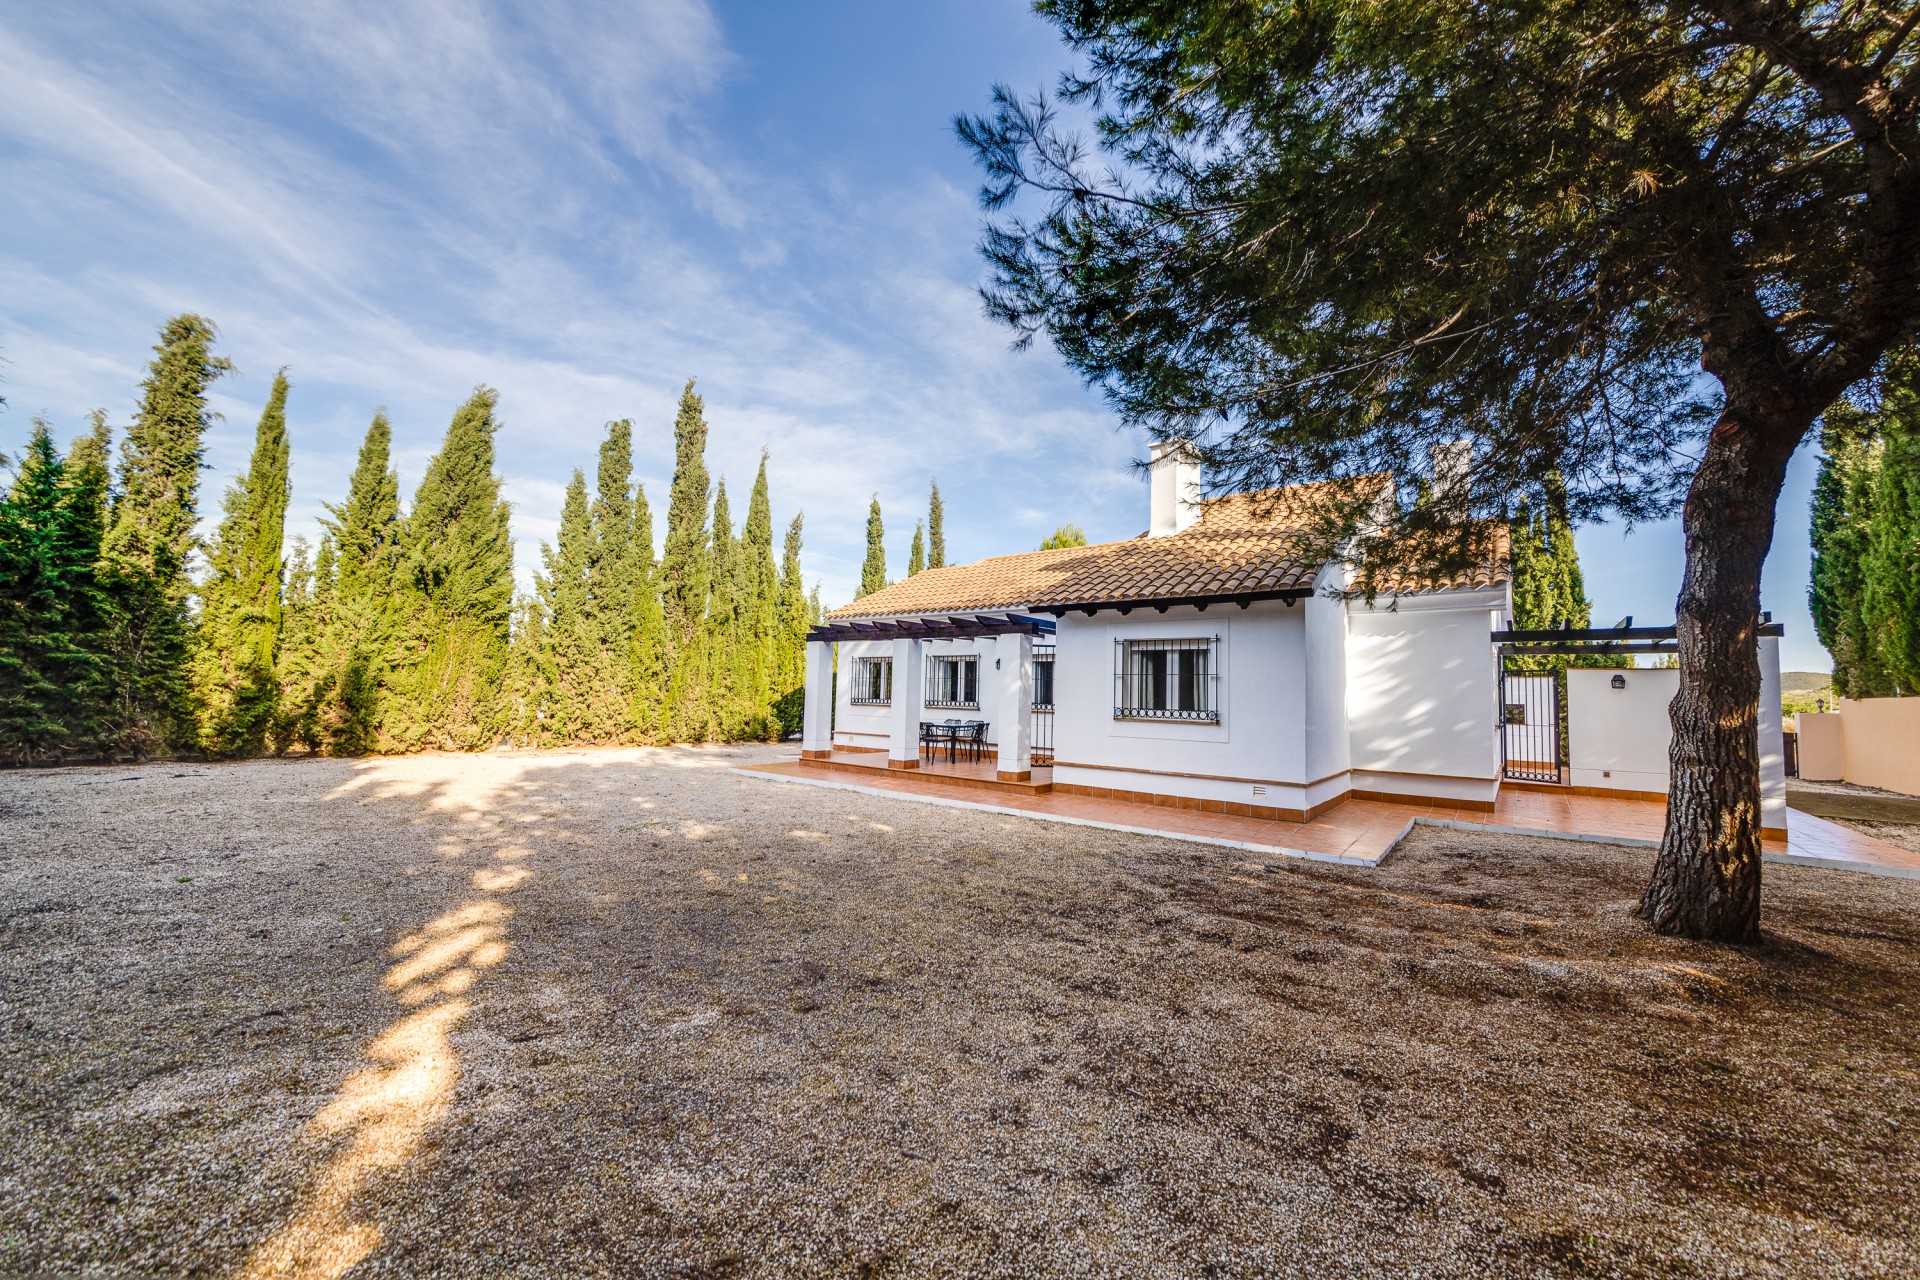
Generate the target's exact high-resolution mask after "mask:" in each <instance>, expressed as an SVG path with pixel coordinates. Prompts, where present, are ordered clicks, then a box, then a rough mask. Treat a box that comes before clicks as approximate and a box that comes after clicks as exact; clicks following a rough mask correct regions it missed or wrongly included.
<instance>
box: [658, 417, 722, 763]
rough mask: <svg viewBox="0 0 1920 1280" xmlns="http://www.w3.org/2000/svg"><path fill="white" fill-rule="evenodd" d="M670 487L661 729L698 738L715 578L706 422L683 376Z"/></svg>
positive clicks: (663, 559) (663, 562)
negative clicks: (709, 528) (709, 523)
mask: <svg viewBox="0 0 1920 1280" xmlns="http://www.w3.org/2000/svg"><path fill="white" fill-rule="evenodd" d="M673 446H674V465H673V487H672V490H671V492H670V493H669V495H668V499H667V538H666V546H665V548H664V550H663V551H662V552H661V556H660V607H661V613H662V616H663V625H664V628H665V631H666V642H667V653H668V662H669V664H670V665H669V675H668V689H667V708H668V710H667V712H666V724H667V736H669V737H671V738H674V739H679V740H688V739H692V738H693V737H694V736H695V735H696V734H697V735H699V736H701V737H704V736H705V732H706V724H707V712H708V708H707V706H706V697H707V684H708V679H709V661H708V658H709V655H708V654H707V652H706V645H705V643H704V642H705V640H706V632H707V628H706V613H707V602H708V595H709V593H710V592H711V590H712V584H713V562H712V555H713V553H712V549H711V546H710V545H709V542H708V538H707V495H708V488H709V486H708V477H707V459H706V450H707V421H706V417H705V405H704V403H703V402H702V401H701V399H700V396H699V395H698V394H696V393H695V391H694V389H693V381H692V379H688V381H687V385H686V388H685V390H683V391H682V392H681V393H680V409H679V412H678V413H677V414H676V415H675V417H674V422H673Z"/></svg>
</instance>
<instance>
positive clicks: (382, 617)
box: [313, 410, 408, 756]
mask: <svg viewBox="0 0 1920 1280" xmlns="http://www.w3.org/2000/svg"><path fill="white" fill-rule="evenodd" d="M321 523H322V524H323V525H324V526H325V528H326V530H327V533H328V543H327V545H328V547H329V548H330V549H331V550H332V553H333V573H332V575H331V582H330V584H329V589H328V591H327V592H326V594H325V595H324V596H323V597H317V602H318V603H319V604H320V606H321V608H320V610H319V611H318V612H319V614H320V615H322V616H321V617H320V621H321V622H322V623H323V625H322V627H321V628H320V630H319V632H318V633H317V642H318V644H319V645H320V648H321V650H322V654H321V660H320V666H321V668H322V669H323V670H324V672H325V675H324V677H323V679H322V681H321V684H320V688H319V692H320V694H321V700H320V702H319V703H317V704H315V707H314V720H313V723H314V725H315V726H316V728H317V730H318V732H319V733H320V735H321V741H320V742H319V743H317V744H316V745H318V746H319V747H321V748H322V749H324V750H325V751H326V752H328V753H329V754H331V755H343V756H349V755H360V754H363V753H365V752H368V751H371V750H373V749H374V748H375V747H376V746H377V745H378V743H379V741H380V723H381V704H382V701H383V700H384V698H385V697H386V696H387V692H388V682H389V676H390V671H391V661H392V656H393V646H394V642H395V638H396V630H397V627H398V624H399V623H400V621H401V616H400V615H401V610H402V608H403V605H404V602H405V601H406V600H407V599H408V597H407V595H405V594H404V588H405V587H406V586H407V581H406V577H405V573H404V565H405V557H406V548H405V546H404V545H403V542H402V535H403V533H404V531H405V526H404V524H403V522H402V520H401V516H400V475H399V473H398V472H397V471H395V470H394V467H393V426H392V424H391V423H390V422H389V421H388V420H387V415H386V412H385V411H384V410H382V411H379V412H376V413H375V414H374V415H373V421H372V422H371V423H370V424H368V426H367V434H366V436H365V438H364V439H362V441H361V443H360V454H359V457H358V459H357V460H356V461H355V463H354V468H353V475H352V477H351V478H350V479H349V480H348V482H347V499H346V501H345V502H343V503H340V504H338V505H335V504H332V503H329V504H328V505H327V515H326V516H325V517H324V518H323V519H322V521H321ZM396 593H400V594H398V596H396Z"/></svg>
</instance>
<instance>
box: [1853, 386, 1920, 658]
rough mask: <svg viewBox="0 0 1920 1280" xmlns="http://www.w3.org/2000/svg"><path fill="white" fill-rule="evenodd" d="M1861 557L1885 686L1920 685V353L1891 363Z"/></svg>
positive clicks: (1869, 628) (1867, 614)
mask: <svg viewBox="0 0 1920 1280" xmlns="http://www.w3.org/2000/svg"><path fill="white" fill-rule="evenodd" d="M1879 434H1880V440H1881V443H1880V447H1879V450H1878V457H1877V459H1876V465H1875V469H1874V477H1873V496H1872V515H1871V518H1870V519H1869V520H1868V521H1867V522H1866V536H1865V538H1864V539H1863V541H1864V544H1865V545H1864V546H1863V548H1862V555H1861V559H1860V570H1861V572H1860V578H1861V584H1860V605H1859V610H1860V622H1861V626H1862V630H1863V632H1864V635H1865V638H1866V642H1867V644H1868V646H1869V647H1870V649H1871V652H1872V664H1873V667H1874V668H1876V671H1875V675H1876V677H1877V680H1876V683H1878V684H1880V685H1881V686H1882V688H1881V690H1880V691H1881V692H1883V693H1892V694H1899V695H1907V694H1912V693H1915V692H1916V691H1920V357H1916V356H1915V355H1914V354H1913V353H1911V352H1904V351H1903V352H1901V353H1900V354H1899V355H1898V356H1897V357H1896V358H1895V359H1893V360H1892V361H1890V362H1889V369H1888V372H1887V376H1886V379H1885V391H1884V393H1883V398H1882V403H1881V409H1880V421H1879Z"/></svg>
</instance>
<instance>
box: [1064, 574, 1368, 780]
mask: <svg viewBox="0 0 1920 1280" xmlns="http://www.w3.org/2000/svg"><path fill="white" fill-rule="evenodd" d="M1308 612H1309V611H1308V609H1307V608H1306V607H1305V606H1304V605H1303V604H1295V605H1293V606H1291V607H1289V606H1287V605H1286V604H1284V603H1282V602H1280V601H1278V600H1271V601H1261V602H1259V603H1256V604H1254V605H1252V606H1250V607H1248V608H1246V609H1239V608H1236V607H1235V606H1233V605H1230V604H1229V605H1214V606H1212V607H1211V608H1209V609H1207V610H1205V611H1201V610H1198V609H1194V608H1192V607H1181V608H1172V609H1169V610H1167V612H1166V613H1164V614H1161V613H1155V612H1153V611H1152V610H1139V611H1136V612H1134V613H1131V614H1127V615H1125V616H1122V615H1120V614H1118V613H1113V612H1101V613H1098V614H1095V615H1094V616H1093V617H1091V618H1089V617H1086V616H1085V615H1082V614H1068V615H1067V616H1066V617H1063V618H1061V619H1060V620H1059V631H1058V634H1057V636H1056V637H1055V642H1056V645H1057V648H1056V650H1055V655H1056V656H1055V660H1054V706H1055V708H1056V711H1055V715H1054V774H1053V777H1054V782H1055V783H1056V784H1061V783H1067V784H1078V785H1081V786H1092V787H1106V788H1111V789H1114V790H1121V791H1143V792H1147V793H1150V794H1155V795H1171V796H1187V797H1193V798H1195V799H1208V800H1221V801H1227V802H1234V803H1241V804H1246V803H1254V804H1263V805H1272V806H1276V807H1306V805H1308V804H1312V803H1315V802H1316V801H1314V800H1313V799H1310V798H1304V796H1305V793H1304V790H1303V787H1304V784H1305V783H1307V782H1308V781H1310V780H1311V779H1312V777H1314V776H1317V775H1310V774H1309V773H1308V771H1307V735H1306V723H1307V702H1308V695H1307V689H1308V685H1309V683H1310V682H1309V677H1308V668H1309V659H1308V644H1307V638H1306V632H1307V624H1306V618H1307V615H1308ZM1329 625H1330V624H1327V623H1325V622H1324V621H1322V620H1319V619H1316V627H1327V626H1329ZM1212 637H1218V638H1219V642H1218V645H1217V646H1216V649H1215V669H1216V671H1217V673H1218V676H1219V679H1218V681H1217V683H1216V686H1215V688H1216V693H1217V696H1218V701H1219V707H1220V719H1219V722H1218V723H1213V722H1205V721H1178V720H1116V719H1115V718H1114V714H1113V708H1114V695H1115V688H1114V649H1115V644H1116V642H1117V641H1121V640H1198V639H1208V638H1212ZM1333 678H1336V679H1337V673H1336V674H1335V676H1334V677H1333ZM1256 785H1258V786H1261V787H1263V788H1265V793H1264V794H1260V795H1256V794H1255V793H1254V791H1253V787H1254V786H1256ZM1344 789H1345V788H1344V783H1341V785H1340V786H1338V787H1337V788H1336V790H1344Z"/></svg>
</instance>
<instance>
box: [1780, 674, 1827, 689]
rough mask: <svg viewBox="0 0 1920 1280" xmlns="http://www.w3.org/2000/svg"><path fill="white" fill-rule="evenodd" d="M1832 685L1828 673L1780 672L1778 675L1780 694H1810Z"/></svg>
mask: <svg viewBox="0 0 1920 1280" xmlns="http://www.w3.org/2000/svg"><path fill="white" fill-rule="evenodd" d="M1832 683H1833V673H1832V672H1830V671H1782V672H1781V673H1780V692H1782V693H1812V692H1814V691H1815V690H1817V689H1824V688H1826V687H1827V686H1828V685H1830V684H1832Z"/></svg>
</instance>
